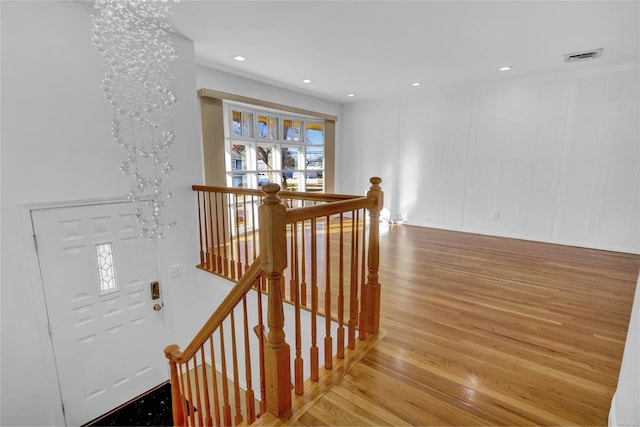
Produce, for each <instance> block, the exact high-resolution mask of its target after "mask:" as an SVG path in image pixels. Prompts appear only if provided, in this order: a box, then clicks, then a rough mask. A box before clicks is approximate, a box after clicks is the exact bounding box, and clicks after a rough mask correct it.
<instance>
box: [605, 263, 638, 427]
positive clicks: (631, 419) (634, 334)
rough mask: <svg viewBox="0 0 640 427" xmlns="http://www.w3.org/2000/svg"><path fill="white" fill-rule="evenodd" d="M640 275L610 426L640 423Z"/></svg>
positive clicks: (610, 413)
mask: <svg viewBox="0 0 640 427" xmlns="http://www.w3.org/2000/svg"><path fill="white" fill-rule="evenodd" d="M639 401H640V276H639V277H638V282H637V284H636V295H635V298H634V300H633V308H632V309H631V318H630V319H629V329H628V330H627V341H626V343H625V346H624V354H623V355H622V365H621V366H620V376H619V377H618V387H617V388H616V392H615V394H614V395H613V401H612V402H611V411H610V412H609V425H610V426H621V427H622V426H637V425H640V404H639V403H638V402H639Z"/></svg>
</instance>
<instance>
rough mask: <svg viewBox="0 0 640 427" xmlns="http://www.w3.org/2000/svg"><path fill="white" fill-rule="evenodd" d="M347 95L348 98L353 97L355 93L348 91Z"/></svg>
mask: <svg viewBox="0 0 640 427" xmlns="http://www.w3.org/2000/svg"><path fill="white" fill-rule="evenodd" d="M347 96H348V97H349V98H353V97H354V96H356V94H355V93H350V94H348V95H347Z"/></svg>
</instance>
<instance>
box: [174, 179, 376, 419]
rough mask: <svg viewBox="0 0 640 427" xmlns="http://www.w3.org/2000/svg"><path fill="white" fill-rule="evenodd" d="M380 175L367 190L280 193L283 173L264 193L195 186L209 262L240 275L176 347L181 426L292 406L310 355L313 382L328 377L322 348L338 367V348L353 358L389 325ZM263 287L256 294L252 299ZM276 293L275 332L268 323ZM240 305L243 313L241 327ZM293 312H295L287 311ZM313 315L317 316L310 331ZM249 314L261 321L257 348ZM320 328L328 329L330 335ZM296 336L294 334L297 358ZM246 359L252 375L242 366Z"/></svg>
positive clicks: (203, 262)
mask: <svg viewBox="0 0 640 427" xmlns="http://www.w3.org/2000/svg"><path fill="white" fill-rule="evenodd" d="M370 182H371V184H372V185H371V188H370V190H369V191H368V193H367V196H365V197H357V196H344V195H319V194H308V193H292V192H285V191H282V192H280V191H279V190H280V186H279V185H277V184H266V185H264V186H263V187H262V191H260V193H261V194H256V193H255V192H254V190H245V189H226V188H222V187H204V186H194V191H197V192H198V205H199V218H200V226H201V229H200V230H201V231H200V242H201V243H200V263H199V264H198V267H199V268H201V269H203V270H206V271H209V272H211V273H213V274H218V275H221V276H223V277H227V278H229V279H231V280H236V281H237V284H236V286H235V287H234V288H233V290H232V291H231V292H230V294H229V295H228V296H227V298H225V300H224V301H223V303H222V304H221V305H220V307H219V308H218V309H217V310H216V311H215V312H214V314H213V315H212V316H211V318H210V319H209V321H208V322H207V323H206V324H205V326H203V328H202V329H201V331H200V332H199V333H198V334H197V335H196V337H195V338H194V340H193V341H192V342H191V343H190V344H189V345H188V346H187V348H186V349H185V350H184V351H183V352H180V350H179V348H178V347H177V346H175V345H172V346H168V347H167V348H166V349H165V354H166V356H167V358H168V359H169V364H170V370H171V383H172V407H173V415H174V423H175V425H212V424H213V422H214V421H215V423H216V425H237V424H239V423H241V422H243V421H246V423H247V424H251V423H252V422H253V421H255V419H256V416H259V415H261V414H264V413H265V411H268V412H270V413H271V414H273V415H274V416H276V417H282V416H283V415H285V414H286V413H287V412H289V411H290V410H291V404H292V396H291V390H292V388H293V389H294V391H295V393H296V394H297V395H301V394H303V393H304V381H305V374H304V370H305V365H307V366H308V368H307V369H309V376H310V379H311V381H318V377H319V369H320V360H319V359H320V354H323V360H324V369H328V370H330V369H332V365H333V358H334V357H337V358H344V355H345V348H347V349H354V348H355V346H356V335H357V337H358V338H359V339H360V340H365V339H366V338H367V334H376V333H377V332H378V330H379V307H380V284H379V283H378V264H379V249H378V246H379V240H378V239H379V237H378V234H379V230H378V221H379V213H380V210H381V208H382V203H383V202H382V197H383V194H382V191H381V189H380V185H379V184H380V182H381V180H380V178H371V180H370ZM238 190H241V191H238ZM258 203H260V204H259V206H258V205H257V204H258ZM288 207H289V208H288ZM254 210H255V212H254ZM367 212H368V216H369V219H370V220H369V221H367ZM241 219H242V220H241ZM230 220H231V221H230ZM223 224H224V225H223ZM229 224H231V226H229ZM222 229H225V231H224V232H222ZM258 231H259V232H258ZM367 231H368V233H367ZM232 253H233V254H234V255H231V254H232ZM258 253H259V255H258ZM225 266H226V267H225ZM345 273H346V274H345ZM285 277H289V286H288V287H286V286H285V282H286V280H285ZM252 289H254V290H256V291H257V292H255V294H256V296H257V297H256V303H255V304H254V305H252V306H251V307H253V308H251V309H250V310H248V309H247V301H248V300H249V295H248V294H249V292H251V290H252ZM265 292H266V294H267V295H266V304H267V310H266V323H267V325H268V333H263V331H264V327H263V323H264V320H263V319H264V313H263V312H262V305H263V302H262V301H263V293H265ZM287 292H288V295H287ZM306 295H308V296H309V297H308V298H307V297H306ZM285 302H287V303H288V304H285ZM285 305H286V306H287V310H285ZM237 311H239V312H240V316H241V317H242V319H243V322H242V323H243V329H240V330H239V331H237V330H236V321H235V316H236V315H235V314H234V313H236V312H237ZM253 311H255V313H254V312H253ZM285 311H286V312H287V313H288V314H287V315H292V316H291V317H292V318H288V319H287V321H286V322H285ZM303 317H306V318H307V319H308V321H307V322H306V323H307V324H310V327H309V329H307V330H303V328H305V327H304V326H303V323H304V322H302V321H301V319H302V318H303ZM248 319H254V322H256V323H257V325H256V326H255V328H254V331H255V332H256V335H257V341H258V342H257V345H254V346H253V347H254V348H255V347H256V346H257V347H258V351H257V353H258V354H257V357H255V356H254V354H253V353H255V351H254V352H253V353H252V350H251V348H252V345H251V344H250V338H249V333H248V329H249V323H251V321H250V320H248ZM318 321H320V323H324V328H322V325H320V327H319V326H318V323H319V322H318ZM322 329H324V330H322ZM285 330H287V333H286V334H285ZM318 334H321V335H322V334H324V337H323V338H322V339H320V340H319V339H318ZM225 335H226V336H227V339H226V341H225V338H224V337H225ZM285 335H286V336H292V337H293V338H292V339H291V342H292V343H293V344H294V347H295V353H294V359H293V363H292V362H291V348H290V345H289V343H287V341H286V339H285ZM236 336H238V337H241V341H243V342H244V348H243V346H238V345H237V343H236V342H237V341H238V339H236ZM254 339H255V338H254ZM218 342H219V345H218ZM225 347H226V350H225ZM229 347H231V349H229ZM306 354H308V355H309V357H308V358H305V357H304V356H303V355H306ZM227 359H231V365H232V369H230V368H229V367H228V364H227ZM216 360H217V361H218V363H216ZM243 360H244V365H245V373H244V376H242V375H239V374H238V372H239V366H240V365H242V361H243ZM252 364H253V365H254V369H255V365H256V364H258V365H259V375H258V376H259V383H260V390H259V391H258V390H256V391H254V389H253V387H252V381H251V378H252V370H253V369H252V366H251V365H252ZM207 366H210V367H211V368H208V369H207ZM292 366H293V369H292ZM216 367H219V368H220V372H219V373H216ZM292 370H293V377H292V375H291V372H292ZM231 371H232V372H233V373H232V374H228V372H231ZM255 376H256V375H253V377H255ZM292 378H293V381H292ZM241 382H243V384H242V387H240V386H239V385H240V384H239V383H241ZM292 382H293V384H292ZM229 383H232V387H231V389H232V391H233V396H229V390H230V388H229ZM256 399H258V401H259V402H258V404H259V412H258V414H257V415H256V412H257V411H256V409H255V405H256V403H255V402H254V400H256ZM203 405H204V406H203ZM232 413H233V417H232Z"/></svg>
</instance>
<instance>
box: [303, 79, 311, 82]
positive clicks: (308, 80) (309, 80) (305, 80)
mask: <svg viewBox="0 0 640 427" xmlns="http://www.w3.org/2000/svg"><path fill="white" fill-rule="evenodd" d="M302 83H311V79H304V80H303V81H302Z"/></svg>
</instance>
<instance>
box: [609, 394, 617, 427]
mask: <svg viewBox="0 0 640 427" xmlns="http://www.w3.org/2000/svg"><path fill="white" fill-rule="evenodd" d="M617 425H618V420H617V417H616V394H615V393H613V398H612V399H611V409H610V410H609V427H616V426H617Z"/></svg>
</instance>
